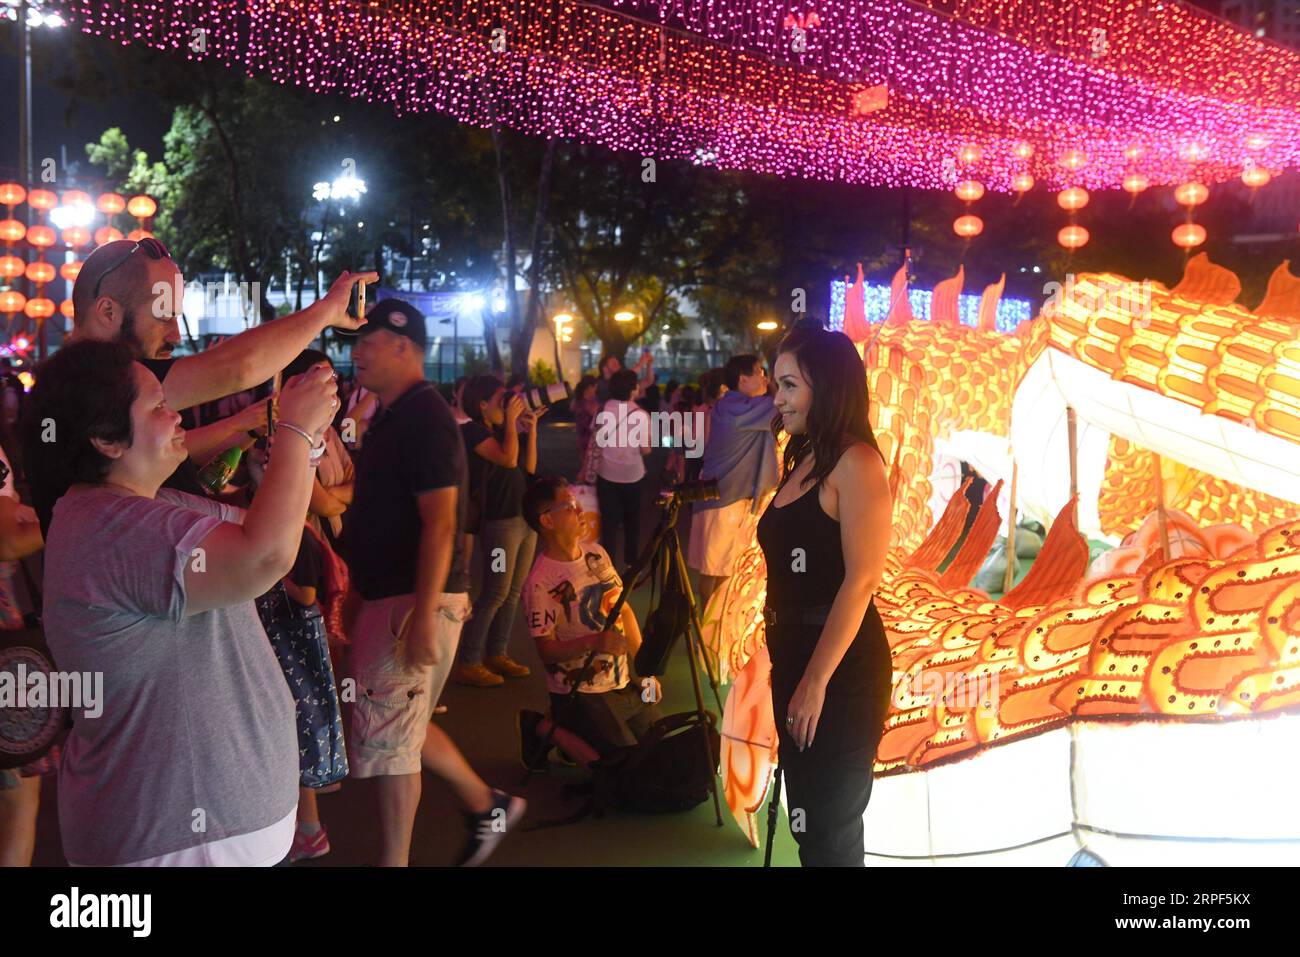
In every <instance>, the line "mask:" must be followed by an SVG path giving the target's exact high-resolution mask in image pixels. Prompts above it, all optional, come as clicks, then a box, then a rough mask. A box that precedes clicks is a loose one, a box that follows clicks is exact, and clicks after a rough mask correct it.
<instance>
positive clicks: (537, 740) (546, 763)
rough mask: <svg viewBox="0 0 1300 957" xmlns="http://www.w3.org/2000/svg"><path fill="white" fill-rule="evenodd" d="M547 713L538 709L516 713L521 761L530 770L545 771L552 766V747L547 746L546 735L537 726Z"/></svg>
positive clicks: (516, 728)
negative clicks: (544, 713) (539, 731)
mask: <svg viewBox="0 0 1300 957" xmlns="http://www.w3.org/2000/svg"><path fill="white" fill-rule="evenodd" d="M544 717H545V715H543V714H541V713H540V712H537V711H528V710H524V711H520V712H519V713H518V714H517V715H515V732H516V734H517V735H518V737H519V763H520V764H522V765H523V766H524V768H525V769H527V770H529V771H533V772H535V773H537V772H544V771H547V770H548V769H549V768H550V766H551V762H550V755H551V749H550V748H549V747H545V742H546V737H545V735H542V734H539V733H538V731H537V726H538V725H539V724H541V722H542V718H544Z"/></svg>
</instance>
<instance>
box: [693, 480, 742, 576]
mask: <svg viewBox="0 0 1300 957" xmlns="http://www.w3.org/2000/svg"><path fill="white" fill-rule="evenodd" d="M753 505H754V500H753V499H750V498H744V499H741V500H740V501H739V502H732V503H731V504H730V505H724V506H722V508H709V509H704V510H702V511H701V510H700V509H696V510H695V511H694V512H692V513H691V540H690V543H689V544H688V545H687V547H686V557H687V564H689V565H690V566H691V567H692V568H694V569H696V570H697V571H699V573H700V574H701V575H716V576H719V577H722V578H728V577H730V576H731V574H732V572H734V571H735V570H736V562H737V560H738V559H739V558H740V556H741V554H742V553H743V552H744V551H745V549H746V548H748V547H749V546H750V545H752V544H753V543H754V530H755V528H756V526H757V524H758V516H756V515H752V514H750V509H751V508H752V507H753Z"/></svg>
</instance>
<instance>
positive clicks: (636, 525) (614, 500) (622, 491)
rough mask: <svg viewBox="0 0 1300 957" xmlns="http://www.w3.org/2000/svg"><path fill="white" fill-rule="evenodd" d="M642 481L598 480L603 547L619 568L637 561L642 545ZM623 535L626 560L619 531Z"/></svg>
mask: <svg viewBox="0 0 1300 957" xmlns="http://www.w3.org/2000/svg"><path fill="white" fill-rule="evenodd" d="M641 485H642V482H611V481H609V480H608V479H604V478H598V479H596V504H597V505H599V506H600V544H601V547H602V548H604V549H605V551H607V552H609V560H610V561H612V562H613V563H614V567H615V568H618V569H620V570H621V569H623V568H625V567H626V566H627V565H628V564H630V563H631V562H633V561H635V559H636V557H637V553H638V549H639V548H640V542H641ZM620 529H621V530H622V532H623V536H622V537H623V558H622V560H621V561H620V560H619V557H618V551H617V544H618V540H619V530H620Z"/></svg>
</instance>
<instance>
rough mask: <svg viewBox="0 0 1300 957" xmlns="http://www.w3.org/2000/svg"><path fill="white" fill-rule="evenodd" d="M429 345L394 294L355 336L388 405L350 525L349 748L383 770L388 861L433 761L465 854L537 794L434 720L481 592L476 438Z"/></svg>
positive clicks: (473, 860) (486, 851)
mask: <svg viewBox="0 0 1300 957" xmlns="http://www.w3.org/2000/svg"><path fill="white" fill-rule="evenodd" d="M427 343H428V334H427V332H426V330H425V326H424V316H423V315H421V314H420V312H419V310H417V309H416V308H415V307H414V306H412V305H410V304H409V303H406V302H402V301H400V300H397V299H385V300H383V301H381V302H378V303H376V304H375V306H374V308H373V309H372V310H371V311H370V315H369V321H368V322H367V324H366V326H365V327H364V328H363V329H362V331H361V334H360V336H359V337H358V339H357V340H356V344H355V345H354V346H353V347H352V359H353V365H354V367H355V369H356V375H357V383H358V384H359V385H361V386H364V387H365V388H367V389H370V390H372V391H373V392H374V393H375V394H376V395H377V396H379V411H378V412H376V413H375V416H374V419H373V421H372V422H371V424H370V427H369V429H368V430H367V432H366V441H365V444H364V445H363V446H362V448H361V452H360V454H359V455H358V457H357V461H356V479H355V484H354V491H353V498H352V506H351V507H350V508H349V509H348V512H347V515H346V517H345V519H344V526H343V539H344V542H345V543H346V546H347V554H348V567H349V570H350V572H351V576H352V583H353V587H354V588H355V589H356V591H357V593H358V596H359V597H360V599H361V604H360V609H359V611H358V612H357V615H356V618H355V621H354V622H353V624H352V625H351V627H350V628H349V633H350V634H351V636H352V659H351V664H350V670H351V673H352V675H353V676H354V677H355V679H356V683H357V701H356V705H355V707H354V708H353V713H352V733H351V735H350V736H349V739H348V760H349V764H350V766H351V773H352V776H353V777H374V778H378V779H379V781H378V785H379V828H380V861H379V863H380V864H381V865H382V866H387V867H405V866H406V865H407V864H408V863H409V859H410V849H411V834H412V831H413V829H414V827H415V812H416V809H417V808H418V806H419V804H420V791H421V782H420V770H421V767H424V768H427V769H428V770H430V771H432V772H433V773H434V774H437V775H438V776H439V777H441V778H443V779H444V780H446V781H447V783H448V784H450V785H451V787H452V789H453V790H454V791H455V792H456V795H457V797H458V798H459V800H460V802H461V805H462V807H463V808H464V809H465V813H466V818H467V823H468V825H469V831H470V834H469V840H468V841H467V842H466V846H465V849H464V851H463V852H462V853H461V856H460V859H459V861H458V863H460V864H461V865H464V866H473V865H477V864H480V863H482V862H483V861H484V860H486V859H487V857H488V856H489V855H490V854H491V853H492V851H493V850H494V849H495V848H496V845H497V844H498V843H499V842H500V840H501V838H502V837H504V836H505V835H506V833H507V832H508V831H509V830H510V829H511V828H512V827H513V826H514V824H515V823H516V822H517V821H518V820H519V819H520V818H521V817H522V816H523V812H524V809H525V807H526V806H527V805H526V802H525V801H524V799H523V798H520V797H513V796H511V795H509V794H506V793H505V792H503V791H500V790H497V789H494V788H491V787H489V786H488V785H487V784H485V783H484V782H483V779H482V778H480V777H479V776H478V775H477V774H476V773H475V772H474V770H473V769H472V768H471V767H470V766H469V764H468V763H467V762H466V761H465V758H464V757H463V756H462V755H461V753H460V751H459V749H458V748H457V747H456V745H455V743H453V742H452V740H451V738H450V737H448V736H447V733H446V732H445V731H443V730H442V728H440V727H438V726H437V725H436V724H432V723H430V718H431V717H432V715H433V709H434V707H435V705H436V704H437V701H438V696H439V695H440V694H441V692H442V688H443V686H444V685H445V684H446V681H447V675H448V674H449V673H450V671H451V668H452V665H453V664H454V662H455V660H456V646H457V644H458V643H459V641H460V631H461V626H462V625H463V623H464V621H465V619H466V618H467V617H468V616H469V612H470V602H469V576H468V574H467V572H466V565H465V561H464V556H463V554H461V553H462V552H463V545H464V536H463V535H461V531H462V529H463V528H464V526H465V513H466V504H467V496H466V485H467V470H466V460H465V448H464V444H463V443H462V441H461V437H460V429H459V428H458V427H457V426H456V420H455V418H454V417H453V415H452V412H451V408H450V406H448V405H447V403H446V401H445V400H444V399H443V398H442V395H441V394H440V393H439V392H438V390H437V388H436V387H435V386H434V385H433V384H432V383H430V382H428V381H426V380H425V378H424V354H425V349H426V347H427Z"/></svg>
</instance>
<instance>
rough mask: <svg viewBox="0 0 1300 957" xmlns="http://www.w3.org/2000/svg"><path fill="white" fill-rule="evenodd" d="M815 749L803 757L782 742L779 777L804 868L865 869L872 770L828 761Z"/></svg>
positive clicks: (808, 751) (841, 762) (833, 760)
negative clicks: (865, 823) (865, 825)
mask: <svg viewBox="0 0 1300 957" xmlns="http://www.w3.org/2000/svg"><path fill="white" fill-rule="evenodd" d="M816 750H817V746H816V743H815V742H814V744H813V747H811V748H809V749H808V750H807V751H804V752H803V753H802V754H800V753H799V751H798V750H797V749H796V748H795V747H794V745H793V743H791V742H789V741H788V740H783V741H782V742H781V753H780V762H781V774H782V779H783V781H784V785H785V790H786V801H787V806H788V807H789V808H790V833H791V835H792V836H793V837H794V839H795V843H796V844H798V845H799V863H800V864H801V865H803V866H804V867H865V866H866V861H865V852H864V848H863V844H864V842H865V835H864V834H863V826H862V815H863V814H864V813H865V812H866V810H867V802H868V801H869V800H870V799H871V768H870V767H853V766H852V765H846V764H845V763H844V762H843V760H842V759H840V760H837V759H835V758H831V759H829V760H827V759H825V758H824V756H822V755H818V754H816V753H815V752H816Z"/></svg>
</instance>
